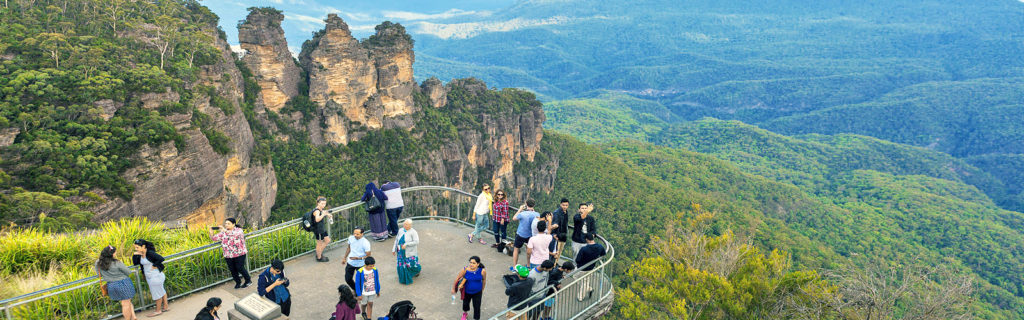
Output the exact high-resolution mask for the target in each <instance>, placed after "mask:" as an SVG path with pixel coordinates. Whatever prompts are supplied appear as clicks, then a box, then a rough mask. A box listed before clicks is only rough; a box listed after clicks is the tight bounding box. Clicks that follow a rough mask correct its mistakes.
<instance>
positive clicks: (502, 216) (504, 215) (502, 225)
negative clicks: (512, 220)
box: [491, 190, 509, 248]
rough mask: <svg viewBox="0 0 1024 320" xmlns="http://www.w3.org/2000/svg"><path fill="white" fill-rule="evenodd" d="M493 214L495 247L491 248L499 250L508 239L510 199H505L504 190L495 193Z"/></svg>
mask: <svg viewBox="0 0 1024 320" xmlns="http://www.w3.org/2000/svg"><path fill="white" fill-rule="evenodd" d="M491 212H493V215H492V219H493V225H494V230H493V231H494V245H492V246H491V247H495V248H497V247H498V244H499V243H501V240H504V239H505V238H507V237H508V221H509V220H508V199H506V198H505V191H504V190H498V191H496V192H495V193H494V205H493V206H492V211H491Z"/></svg>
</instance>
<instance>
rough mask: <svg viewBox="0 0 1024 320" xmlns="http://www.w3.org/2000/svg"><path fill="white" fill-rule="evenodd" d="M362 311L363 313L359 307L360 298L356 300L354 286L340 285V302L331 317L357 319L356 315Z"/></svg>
mask: <svg viewBox="0 0 1024 320" xmlns="http://www.w3.org/2000/svg"><path fill="white" fill-rule="evenodd" d="M360 313H362V311H360V309H359V300H356V295H355V293H353V292H352V288H349V287H348V286H347V285H344V284H343V285H340V286H338V304H337V305H335V307H334V313H332V314H331V319H332V320H357V318H356V316H358V315H359V314H360ZM358 320H362V319H358Z"/></svg>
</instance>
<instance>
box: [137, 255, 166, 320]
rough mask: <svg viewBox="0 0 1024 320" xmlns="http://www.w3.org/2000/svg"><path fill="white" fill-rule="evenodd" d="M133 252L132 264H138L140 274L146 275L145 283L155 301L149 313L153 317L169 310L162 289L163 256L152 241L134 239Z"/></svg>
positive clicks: (164, 279)
mask: <svg viewBox="0 0 1024 320" xmlns="http://www.w3.org/2000/svg"><path fill="white" fill-rule="evenodd" d="M133 245H134V246H135V254H134V255H132V264H134V265H136V266H139V268H140V269H141V270H142V274H144V275H145V276H146V284H148V285H149V294H150V296H151V297H152V298H153V301H154V302H156V309H155V310H154V311H153V313H151V314H149V316H150V317H155V316H159V315H161V314H163V313H164V312H167V311H171V309H169V308H167V290H165V289H164V281H166V280H167V276H166V275H164V257H163V256H161V255H160V254H157V253H156V246H155V245H153V243H152V242H149V241H146V240H143V239H135V242H134V243H133Z"/></svg>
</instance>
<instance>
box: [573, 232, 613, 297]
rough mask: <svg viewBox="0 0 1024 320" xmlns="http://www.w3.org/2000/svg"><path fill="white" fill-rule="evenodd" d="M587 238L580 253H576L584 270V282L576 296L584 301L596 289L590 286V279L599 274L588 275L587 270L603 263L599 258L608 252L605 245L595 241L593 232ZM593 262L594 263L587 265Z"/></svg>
mask: <svg viewBox="0 0 1024 320" xmlns="http://www.w3.org/2000/svg"><path fill="white" fill-rule="evenodd" d="M586 239H587V245H586V246H584V247H583V248H581V249H580V252H579V254H577V255H576V265H577V266H579V267H580V270H582V271H583V273H584V278H583V283H582V285H581V286H580V292H579V295H578V296H577V297H576V299H577V300H579V301H583V300H584V299H585V298H589V297H590V294H591V292H593V291H594V289H593V288H591V287H590V280H591V279H592V278H593V277H596V276H599V275H595V274H593V273H592V274H589V275H587V274H586V272H587V271H590V270H594V267H595V266H597V265H598V264H600V263H601V262H600V261H597V260H598V259H599V258H601V257H602V256H604V255H605V253H606V252H605V249H604V246H602V245H600V244H597V243H596V242H594V235H593V234H588V235H587V237H586ZM591 262H594V263H593V264H590V265H587V264H589V263H591ZM595 273H596V272H595Z"/></svg>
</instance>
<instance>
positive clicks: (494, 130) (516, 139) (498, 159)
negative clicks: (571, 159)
mask: <svg viewBox="0 0 1024 320" xmlns="http://www.w3.org/2000/svg"><path fill="white" fill-rule="evenodd" d="M440 84H441V83H440V81H438V80H437V79H430V80H427V81H424V83H423V85H422V86H421V90H422V92H423V93H424V94H426V95H427V96H428V97H430V101H431V102H430V103H431V105H432V106H434V107H436V108H439V109H441V110H442V111H443V112H468V113H470V114H472V115H473V116H474V117H475V118H476V120H478V121H479V125H472V126H470V125H458V127H459V130H458V138H457V140H455V141H449V142H448V143H445V144H444V145H443V146H442V147H441V148H439V149H437V150H432V151H430V152H429V154H430V155H429V156H428V157H426V158H424V159H419V160H418V162H417V163H416V167H417V168H418V170H419V171H420V172H422V173H426V174H427V175H428V176H429V177H430V179H431V180H432V181H430V182H432V183H441V184H444V185H448V186H453V187H456V188H463V189H467V190H472V189H474V188H475V187H476V186H479V185H481V184H483V183H488V184H491V185H493V186H495V188H496V189H504V190H506V191H507V192H508V193H509V194H510V196H515V198H516V199H525V198H526V196H527V195H528V194H529V193H530V192H531V191H542V192H548V191H550V190H552V188H553V187H554V178H555V174H556V173H557V169H558V165H557V163H558V162H557V159H549V158H547V157H543V159H540V157H538V154H539V152H540V141H541V139H542V138H543V137H544V132H543V129H542V127H541V124H542V123H543V122H544V119H545V117H544V110H543V109H542V108H541V106H540V103H539V102H536V103H535V104H533V105H531V106H529V107H526V108H524V109H522V110H513V109H512V108H511V107H510V106H509V107H506V108H501V107H497V108H496V107H494V106H483V105H461V104H458V103H455V104H449V103H448V102H447V101H448V98H447V96H448V94H449V93H450V92H451V91H452V90H453V89H454V88H459V89H460V90H459V91H460V92H459V94H460V95H465V96H464V97H462V99H460V101H475V100H476V101H479V100H481V99H477V96H481V95H485V94H487V93H489V90H493V89H488V88H487V85H486V84H485V83H484V82H482V81H479V80H476V79H460V80H453V81H452V82H450V83H448V84H447V85H445V86H440ZM485 100H486V99H485ZM487 103H488V104H494V105H498V104H499V102H498V101H489V102H487ZM525 164H529V165H528V167H529V168H528V169H526V170H516V169H517V168H519V169H524V168H522V167H523V166H524V165H525Z"/></svg>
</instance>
